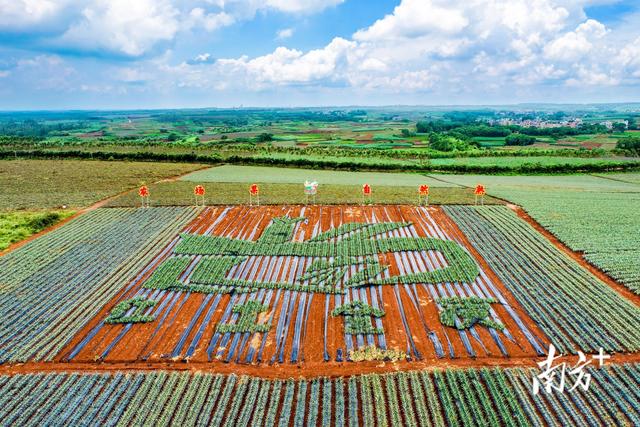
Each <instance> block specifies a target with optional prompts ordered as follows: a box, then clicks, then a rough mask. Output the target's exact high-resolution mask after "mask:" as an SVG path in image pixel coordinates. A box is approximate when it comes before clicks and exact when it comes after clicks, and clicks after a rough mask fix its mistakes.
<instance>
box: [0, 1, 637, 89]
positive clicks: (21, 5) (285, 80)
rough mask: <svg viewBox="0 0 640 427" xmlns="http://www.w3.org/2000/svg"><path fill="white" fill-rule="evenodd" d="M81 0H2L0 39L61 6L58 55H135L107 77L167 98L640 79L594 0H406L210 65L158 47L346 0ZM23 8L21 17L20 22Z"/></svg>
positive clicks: (633, 32)
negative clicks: (73, 51) (339, 33)
mask: <svg viewBox="0 0 640 427" xmlns="http://www.w3.org/2000/svg"><path fill="white" fill-rule="evenodd" d="M77 1H80V2H81V4H82V5H84V6H83V7H76V13H75V15H74V14H69V13H68V12H67V11H68V10H69V9H68V4H67V3H68V1H67V0H64V1H63V0H60V1H54V0H42V2H32V4H36V6H37V7H36V8H35V9H33V11H31V12H29V13H28V14H27V13H26V12H25V11H26V9H27V6H28V3H30V1H29V0H20V1H18V0H16V2H15V3H14V2H11V3H10V4H9V3H7V0H0V7H3V8H4V9H6V10H8V11H11V13H10V14H7V15H2V14H0V15H1V16H0V31H2V30H3V29H4V30H6V29H7V28H8V27H7V25H8V24H7V23H6V22H5V21H10V20H11V18H7V17H6V16H14V17H15V18H14V21H15V22H17V24H14V26H15V27H19V26H20V25H31V26H33V25H34V24H25V22H31V23H33V22H37V23H38V24H37V25H45V24H46V23H47V22H50V21H51V20H55V19H58V18H56V17H57V16H59V15H60V14H61V12H60V11H61V10H65V14H67V15H68V18H67V19H68V22H67V23H66V24H67V27H66V28H67V29H66V30H65V31H64V33H65V34H64V36H63V37H61V38H59V39H58V46H57V47H70V48H77V49H84V50H88V51H93V52H97V53H99V54H103V53H104V52H116V53H118V54H120V55H125V56H129V57H131V58H132V60H131V61H129V62H128V63H127V64H126V65H123V66H122V68H123V70H122V71H119V72H112V73H110V75H109V78H110V79H111V80H110V82H109V83H110V85H111V86H112V87H113V88H114V90H115V88H118V87H120V88H124V89H122V90H124V91H127V90H128V91H134V90H144V89H143V88H142V86H143V85H146V86H148V87H149V88H153V89H152V90H153V91H156V92H158V93H163V94H164V93H170V91H171V90H176V91H177V93H180V92H179V91H181V90H183V89H189V88H194V90H195V89H196V88H197V90H198V91H200V92H201V93H203V94H206V93H207V92H206V90H211V91H226V90H229V91H232V92H233V93H235V92H237V93H240V92H242V91H244V92H251V93H258V94H259V93H266V92H268V91H270V90H275V91H278V90H281V89H282V88H286V91H285V90H281V93H287V94H288V93H289V91H291V92H294V91H301V92H305V93H308V94H311V93H316V92H317V93H320V92H322V91H324V93H327V91H334V92H333V93H339V92H341V91H347V90H352V93H360V92H362V93H369V94H379V93H390V94H398V93H403V94H404V95H403V96H406V95H412V94H416V93H425V92H429V93H430V94H433V93H440V94H444V95H443V98H444V99H448V98H447V97H446V95H447V94H449V95H452V96H457V95H459V94H465V93H466V94H475V93H482V94H485V95H486V94H489V96H491V94H492V93H494V92H495V93H498V92H503V93H506V96H507V98H508V99H510V98H509V97H510V96H515V95H514V94H517V93H532V94H534V95H537V94H538V93H539V89H540V88H555V89H557V90H566V91H573V92H575V93H577V92H578V91H576V90H575V87H577V86H585V87H586V86H589V87H590V88H591V89H594V88H602V90H603V91H604V90H606V91H607V93H609V92H610V91H611V87H612V86H615V85H625V84H626V85H628V84H635V85H637V84H638V81H639V79H640V29H639V28H638V27H637V25H634V22H626V23H624V25H623V24H620V23H609V24H608V27H605V26H604V25H603V24H602V23H600V22H598V21H596V20H594V19H589V18H588V17H587V15H586V14H585V12H584V10H583V7H584V6H585V5H587V4H593V3H594V0H401V1H399V4H398V5H397V6H396V7H395V8H394V9H393V11H392V12H391V13H389V14H387V15H386V16H382V17H380V19H378V20H376V21H374V22H372V23H371V25H369V26H366V27H364V28H362V29H360V30H358V31H356V32H355V33H354V34H353V35H352V36H351V37H344V38H342V37H336V38H334V39H333V40H332V41H331V42H330V43H328V44H327V45H326V46H324V47H320V48H316V49H312V50H307V51H305V50H298V49H292V48H290V47H288V46H287V45H286V41H287V39H289V38H290V37H291V36H292V35H293V28H283V29H281V30H279V31H278V32H277V33H276V38H277V39H278V40H281V41H282V42H281V43H280V44H281V46H280V47H278V48H277V49H275V50H273V51H272V52H270V53H267V54H264V55H258V56H255V57H249V56H240V54H241V53H238V54H237V56H234V55H226V56H227V57H225V58H223V59H215V58H216V56H218V55H219V53H218V52H216V50H214V49H215V46H206V47H205V46H200V48H202V49H203V51H205V52H206V51H210V52H212V53H201V54H199V55H196V56H195V57H192V59H190V60H186V61H185V60H184V56H181V55H180V52H174V53H171V52H169V49H161V48H163V47H164V46H165V45H169V46H171V48H174V46H175V49H179V48H180V43H175V45H174V44H172V42H173V41H174V40H178V41H180V36H182V35H184V34H188V33H190V32H195V33H196V34H198V35H199V36H200V34H199V33H198V32H202V31H218V30H220V29H221V28H223V27H226V26H229V25H233V24H234V23H238V22H240V21H243V20H249V19H252V18H253V17H254V16H255V15H256V14H257V13H263V14H264V13H274V12H275V13H287V14H294V15H296V17H297V18H299V15H303V14H310V13H315V12H317V11H320V10H323V9H326V8H328V7H333V6H335V5H337V4H339V3H341V2H342V0H316V1H312V0H292V1H285V0H134V1H133V2H132V1H129V2H128V3H126V2H125V1H124V0H113V1H109V0H77ZM596 1H597V0H596ZM603 1H605V2H606V1H608V0H603ZM76 4H77V2H76ZM7 5H8V6H7ZM65 8H67V9H65ZM16 11H17V12H16ZM20 11H22V14H23V15H25V17H22V18H18V15H20V13H21V12H20ZM638 16H639V17H640V15H638ZM304 19H307V18H306V17H304ZM636 21H637V19H636ZM291 25H293V24H291ZM25 28H27V27H25ZM221 36H223V35H221ZM216 37H217V36H216ZM229 43H233V40H230V41H229ZM163 51H164V54H163V55H160V54H162V52H163ZM153 53H157V54H158V55H155V56H154V55H152V54H153ZM190 55H191V53H190ZM11 71H12V73H11V76H9V78H13V74H15V73H13V70H11ZM137 83H140V84H139V85H138V84H137ZM98 86H99V87H107V86H109V85H102V86H100V85H96V87H98ZM87 87H94V86H93V85H91V84H89V85H87ZM594 90H595V89H594ZM314 91H316V92H314ZM549 91H550V92H549V93H553V92H552V90H551V89H549ZM401 99H407V98H401ZM430 99H431V98H430ZM487 99H489V98H487ZM481 100H482V99H481ZM451 101H452V102H454V99H452V100H451Z"/></svg>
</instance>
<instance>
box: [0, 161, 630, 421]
mask: <svg viewBox="0 0 640 427" xmlns="http://www.w3.org/2000/svg"><path fill="white" fill-rule="evenodd" d="M238 169H239V168H237V167H221V168H212V169H208V170H204V171H202V172H200V173H202V174H205V175H204V176H198V174H200V173H196V174H194V175H195V177H194V175H192V176H187V177H185V178H188V179H193V181H191V180H186V179H185V180H177V181H171V182H161V183H158V184H153V185H150V186H149V187H150V191H151V193H152V195H153V203H157V204H160V203H161V200H165V201H166V202H167V204H176V203H175V202H176V200H183V203H180V204H184V205H185V206H184V207H177V206H166V207H151V208H145V209H141V208H132V207H102V208H98V209H94V210H91V211H89V212H86V213H83V214H82V215H80V216H78V217H76V218H74V219H72V220H71V221H70V222H68V223H66V224H64V225H63V226H61V227H59V228H57V229H55V230H53V231H51V232H49V233H46V234H44V235H43V236H41V237H39V238H37V239H35V240H33V241H31V242H28V243H27V244H25V245H24V246H22V247H20V248H18V249H16V250H13V251H11V252H9V253H7V254H6V255H4V256H1V257H0V271H3V272H5V271H6V272H9V274H4V275H3V276H2V277H1V278H0V289H1V290H2V292H1V293H0V296H1V299H0V301H1V303H0V308H1V310H0V316H2V318H3V319H5V320H6V322H3V324H2V327H1V328H0V419H2V420H3V422H2V424H3V425H4V424H6V425H50V424H66V425H69V424H72V425H104V424H109V425H148V424H149V423H154V424H158V425H206V424H210V425H266V426H270V425H275V424H278V425H350V426H351V425H354V426H355V425H358V426H360V425H364V426H374V425H376V426H377V425H416V426H417V425H434V426H448V425H472V426H475V425H478V426H484V425H495V426H498V425H517V426H529V425H532V426H542V425H554V426H555V425H558V426H561V425H576V426H583V425H585V426H586V425H612V424H615V425H635V424H636V423H637V422H640V393H638V391H637V384H638V380H639V379H640V368H639V366H640V365H638V361H639V359H638V357H637V354H638V353H639V352H640V330H638V328H637V325H638V324H640V298H633V296H632V295H631V296H630V295H628V294H621V293H619V292H618V291H617V290H616V289H617V288H612V287H611V286H610V285H609V284H608V283H605V282H603V281H602V280H600V279H599V278H598V277H597V276H594V275H593V274H591V273H590V272H589V270H587V269H585V268H584V267H583V266H582V265H581V264H580V263H578V262H576V261H575V259H574V258H572V257H570V256H568V255H567V254H566V253H565V252H563V250H561V249H559V248H558V247H557V246H555V245H554V244H553V243H551V242H550V241H549V240H548V239H547V238H546V237H544V236H543V235H542V234H541V233H540V232H539V231H538V230H536V229H535V228H534V227H533V226H532V225H530V224H529V223H527V222H526V221H525V220H524V219H522V218H521V217H520V216H519V215H518V213H517V212H514V210H513V209H512V208H511V207H509V206H505V205H504V204H500V205H491V203H493V202H494V201H495V200H496V199H491V198H490V197H487V198H486V199H485V202H486V203H487V206H470V205H469V204H471V203H473V192H472V191H471V189H470V188H468V186H471V187H472V186H474V185H475V184H476V183H478V182H482V183H486V185H487V189H488V190H489V191H490V192H492V193H494V192H495V193H497V194H500V197H507V196H508V200H513V195H509V192H513V191H515V190H514V188H515V189H519V191H520V193H522V194H526V193H527V192H528V191H529V189H531V192H530V193H533V190H535V189H541V188H542V189H544V190H543V191H544V192H547V193H549V194H562V195H565V197H566V194H574V193H575V194H585V195H592V194H593V193H597V194H599V195H601V197H603V196H602V195H606V196H612V197H613V196H617V195H625V196H627V199H628V196H633V195H635V194H636V193H633V192H632V191H633V189H634V188H636V187H637V184H634V183H633V182H634V181H635V175H626V174H625V175H623V174H618V175H614V176H611V177H609V175H606V176H603V177H598V176H566V177H562V178H559V177H549V176H533V177H486V176H477V177H476V176H468V177H465V178H466V179H465V178H462V177H460V176H451V175H437V176H432V177H424V180H421V181H416V183H418V182H428V183H429V184H432V183H433V184H434V185H433V187H432V189H431V191H432V195H433V197H434V199H437V198H438V197H443V198H445V199H443V200H447V199H446V198H449V199H448V200H452V199H451V197H453V198H454V199H453V200H456V199H455V198H456V197H458V199H457V200H458V201H461V200H462V203H464V204H461V205H452V204H446V203H445V204H444V205H435V206H429V207H417V206H415V201H412V200H411V199H412V198H413V197H415V191H416V185H412V186H407V187H393V186H389V185H382V184H383V183H384V180H383V181H380V184H379V185H376V186H374V194H376V197H378V194H379V193H382V194H380V197H382V196H383V195H384V197H397V196H392V193H393V192H396V193H398V192H399V193H401V197H407V202H396V203H393V202H392V200H393V199H390V202H391V204H387V205H383V204H378V205H373V206H361V205H355V204H351V205H340V204H326V205H310V206H305V205H302V204H298V205H290V204H274V205H266V206H261V207H248V206H246V205H237V204H221V205H216V206H209V207H205V208H194V207H190V206H188V205H189V204H192V203H193V202H192V200H191V197H192V194H193V193H192V191H193V186H194V185H195V184H196V183H199V182H202V183H203V184H204V185H205V186H206V188H207V194H210V195H211V196H212V199H213V200H216V198H217V197H221V196H220V195H224V196H223V197H237V199H238V201H239V202H242V201H244V202H246V197H247V194H246V191H247V186H248V184H249V181H245V182H206V181H204V180H205V179H207V178H209V179H211V180H216V181H217V180H219V179H224V176H225V175H226V176H233V174H234V173H235V174H236V176H237V178H236V176H234V177H233V179H241V178H242V176H243V174H242V173H240V172H242V168H240V170H238ZM221 170H222V172H225V171H227V172H228V174H225V173H220V171H221ZM208 172H215V175H213V176H207V175H206V173H208ZM266 172H267V171H265V173H261V171H260V170H259V169H258V170H257V171H253V173H254V174H255V175H259V176H262V177H264V179H265V180H277V179H282V176H281V175H280V174H278V172H277V171H271V174H268V173H266ZM295 172H296V173H298V172H299V171H295ZM303 173H304V172H303ZM379 175H380V174H379ZM392 175H395V174H392ZM220 177H222V178H220ZM351 177H352V176H351V174H350V173H347V172H345V173H341V174H339V175H336V177H335V179H336V180H341V179H350V178H351ZM285 178H286V177H285ZM413 178H415V179H416V180H417V179H420V177H419V176H418V177H410V178H409V179H413ZM288 179H291V180H292V181H294V180H297V179H298V177H297V176H294V177H292V178H288ZM295 182H296V181H294V182H292V183H265V184H261V185H262V188H263V190H264V194H265V197H266V198H267V201H269V196H268V195H269V194H270V193H271V194H274V195H275V194H277V197H282V198H285V197H290V198H291V197H294V196H293V194H300V196H301V193H302V192H301V185H300V184H299V183H297V184H296V183H295ZM440 185H442V186H440ZM284 188H290V190H289V191H290V193H289V194H287V193H281V192H282V190H283V189H284ZM338 188H340V189H342V190H341V191H344V192H345V193H344V194H346V192H347V191H349V192H352V193H353V194H358V192H359V190H360V188H359V186H357V185H354V186H345V185H340V184H327V185H323V186H322V187H321V193H320V194H322V192H326V193H327V194H326V197H327V198H328V199H331V198H334V197H336V195H337V194H340V193H339V192H337V191H336V190H335V189H338ZM591 190H592V191H591ZM385 191H386V192H387V193H385ZM541 191H542V190H541ZM163 192H166V193H163ZM405 192H406V194H407V196H404V195H403V194H404V193H405ZM438 192H442V193H441V195H440V196H438ZM503 193H505V194H506V195H504V196H503ZM520 193H518V194H520ZM456 195H457V196H456ZM179 197H183V198H184V199H179ZM520 197H522V196H520ZM217 200H220V199H217ZM334 200H335V199H334ZM603 200H609V203H610V204H613V203H617V202H615V200H614V201H612V200H611V199H606V198H603ZM630 200H632V199H630ZM301 201H302V200H301ZM123 202H125V204H129V205H130V206H136V205H138V204H139V197H138V195H137V193H136V192H135V191H133V192H129V193H126V194H123V195H122V196H120V197H117V198H115V199H113V200H111V201H109V203H108V204H107V205H106V206H111V205H114V204H118V203H123ZM354 202H357V200H355V201H354ZM411 202H413V203H414V205H409V204H408V203H411ZM531 203H532V202H527V203H523V204H524V205H525V207H526V206H527V205H530V204H531ZM559 203H560V202H556V203H554V205H558V204H559ZM581 203H582V204H583V205H584V204H585V199H582V202H581ZM577 206H578V205H576V207H574V209H577ZM608 215H611V214H610V213H609V214H608ZM623 226H624V227H627V228H629V227H632V226H633V224H632V221H631V220H629V221H627V222H626V223H624V222H623V221H621V224H620V227H621V229H622V227H623ZM550 229H552V228H551V227H550ZM552 231H553V229H552ZM616 250H617V251H619V249H616ZM621 282H622V280H621ZM550 344H553V345H554V346H555V347H556V349H558V351H560V352H562V353H563V354H565V356H564V357H565V358H566V359H569V358H571V357H572V356H571V355H574V356H575V357H576V358H577V354H578V353H579V352H584V353H586V354H588V355H593V354H595V353H597V352H598V350H599V349H600V348H602V349H603V351H605V352H606V353H607V354H610V355H611V358H612V359H611V360H610V361H609V363H607V364H606V366H605V367H604V368H600V369H599V368H588V371H587V372H588V373H589V374H591V375H592V381H591V385H590V389H589V391H584V390H582V389H580V388H578V389H577V390H574V391H572V392H565V394H560V393H553V394H550V393H545V392H542V393H541V394H539V395H534V394H533V392H532V378H533V377H534V376H536V375H537V374H538V373H539V372H540V371H539V369H534V368H533V367H534V366H536V365H535V364H536V363H537V362H539V361H541V360H543V358H544V356H545V354H546V353H547V352H548V348H549V345H550ZM94 371H95V372H94ZM570 380H572V379H570ZM569 385H571V384H569ZM71 408H73V410H72V409H71ZM258 420H259V421H258Z"/></svg>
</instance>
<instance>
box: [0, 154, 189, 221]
mask: <svg viewBox="0 0 640 427" xmlns="http://www.w3.org/2000/svg"><path fill="white" fill-rule="evenodd" d="M201 167H202V165H198V164H179V163H150V162H116V161H98V160H96V161H85V160H55V161H51V160H0V193H1V194H2V197H0V210H18V209H45V208H52V209H60V208H61V207H62V206H63V205H64V206H67V207H68V208H81V207H85V206H88V205H90V204H92V203H95V202H97V201H99V200H101V199H104V198H106V197H109V196H112V195H114V194H117V193H120V192H122V191H125V190H129V189H131V188H133V187H136V186H138V185H141V184H142V183H147V184H150V183H152V182H155V181H158V180H161V179H166V178H171V177H174V176H176V175H182V174H185V173H187V172H190V171H193V170H196V169H199V168H201Z"/></svg>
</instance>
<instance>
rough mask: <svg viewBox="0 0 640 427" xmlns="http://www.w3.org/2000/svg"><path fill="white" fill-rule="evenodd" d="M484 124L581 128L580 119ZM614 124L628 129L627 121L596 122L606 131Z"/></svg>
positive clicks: (541, 127) (515, 120) (500, 120)
mask: <svg viewBox="0 0 640 427" xmlns="http://www.w3.org/2000/svg"><path fill="white" fill-rule="evenodd" d="M486 122H487V123H488V124H489V125H491V126H494V125H498V126H521V127H532V128H540V129H548V128H559V127H569V128H577V127H580V126H582V124H583V121H582V119H580V118H570V119H566V120H549V119H543V118H539V117H537V118H535V119H518V118H515V119H514V118H502V119H487V120H486ZM614 123H622V124H624V127H625V129H628V128H629V121H628V120H616V121H612V120H605V121H602V122H598V123H597V124H599V125H602V126H605V127H606V128H607V129H613V127H614Z"/></svg>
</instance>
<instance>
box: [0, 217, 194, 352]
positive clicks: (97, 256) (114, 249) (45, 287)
mask: <svg viewBox="0 0 640 427" xmlns="http://www.w3.org/2000/svg"><path fill="white" fill-rule="evenodd" d="M194 217H195V211H194V210H193V209H191V208H169V209H165V208H162V209H159V208H150V209H137V210H135V209H98V210H95V211H92V212H89V213H86V214H84V215H82V216H80V217H79V218H77V219H75V220H73V221H71V222H70V223H69V224H67V225H65V226H64V227H62V228H60V229H57V230H55V231H53V232H51V233H48V234H46V235H45V236H43V237H41V238H39V239H36V240H34V241H33V242H30V243H29V244H27V245H25V246H23V247H22V248H20V249H17V250H16V251H14V252H11V253H9V254H7V255H5V256H3V257H1V258H0V271H1V272H2V274H1V275H0V289H1V292H0V317H1V318H2V323H1V325H0V363H2V362H15V361H25V360H28V359H35V360H51V359H52V358H53V356H54V355H55V354H56V353H58V352H59V351H60V350H61V349H62V348H63V347H64V346H65V345H67V344H68V343H69V341H70V340H71V339H72V338H73V336H74V335H75V334H76V333H78V332H79V331H80V330H81V329H82V328H83V327H84V326H85V324H86V323H87V322H89V321H90V320H91V319H92V318H93V317H94V316H96V315H97V314H98V313H99V311H100V309H101V308H102V307H103V306H104V305H105V304H106V303H107V302H108V301H109V300H111V299H112V298H114V297H115V296H116V295H117V294H118V292H121V290H122V288H123V286H124V285H125V284H126V283H128V282H130V281H131V280H132V278H133V277H135V274H136V272H138V271H139V270H140V269H141V268H142V267H143V266H144V265H145V264H147V263H148V262H149V260H150V259H152V257H153V256H154V255H155V254H157V251H158V246H162V245H164V244H165V243H164V242H166V241H167V240H168V239H171V238H172V237H173V236H175V234H176V232H177V231H178V230H180V229H182V228H183V227H184V226H185V224H186V223H187V222H189V221H190V220H191V219H193V218H194Z"/></svg>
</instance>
